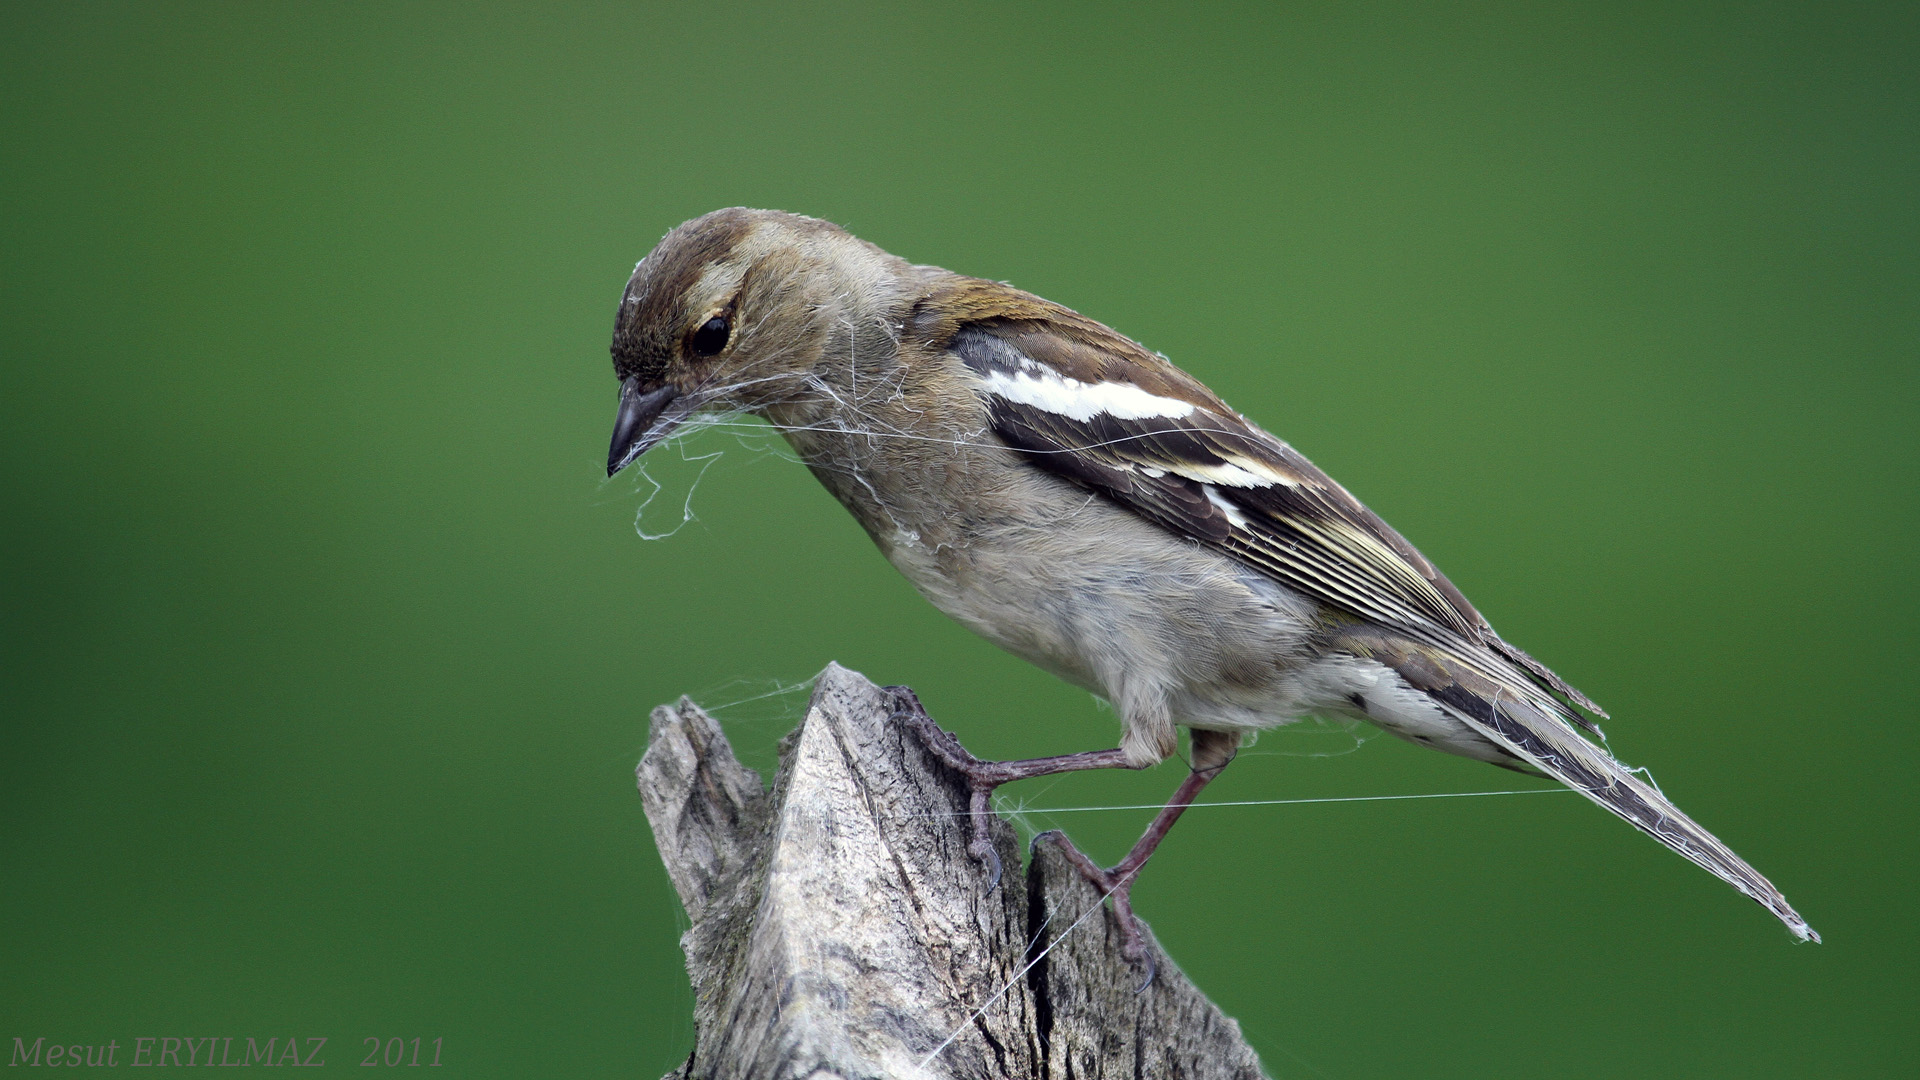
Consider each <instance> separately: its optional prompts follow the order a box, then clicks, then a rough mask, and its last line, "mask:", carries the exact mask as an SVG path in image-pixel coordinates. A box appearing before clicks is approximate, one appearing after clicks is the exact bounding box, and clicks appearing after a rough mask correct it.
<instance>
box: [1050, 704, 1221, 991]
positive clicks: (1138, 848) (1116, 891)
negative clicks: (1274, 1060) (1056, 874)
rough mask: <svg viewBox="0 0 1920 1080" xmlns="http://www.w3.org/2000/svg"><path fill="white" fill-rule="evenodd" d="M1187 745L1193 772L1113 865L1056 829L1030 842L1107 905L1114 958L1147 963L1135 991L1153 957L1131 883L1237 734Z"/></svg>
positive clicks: (1199, 735) (1201, 736) (1202, 734)
mask: <svg viewBox="0 0 1920 1080" xmlns="http://www.w3.org/2000/svg"><path fill="white" fill-rule="evenodd" d="M1192 747H1193V760H1192V766H1193V771H1192V772H1190V773H1188V774H1187V778H1186V779H1185V780H1183V781H1181V782H1180V786H1179V787H1178V788H1176V789H1174V792H1173V797H1172V798H1170V799H1168V800H1167V805H1165V806H1163V807H1161V808H1160V812H1159V813H1158V814H1155V815H1154V818H1153V823H1152V824H1151V825H1148V826H1147V831H1146V832H1144V833H1142V834H1141V836H1140V839H1139V840H1137V841H1135V842H1134V845H1133V850H1132V851H1129V852H1127V857H1126V858H1124V859H1121V860H1120V861H1119V862H1117V863H1115V864H1114V865H1113V866H1111V867H1108V868H1107V869H1104V870H1103V869H1101V868H1100V866H1099V865H1098V864H1097V863H1095V862H1094V861H1093V860H1092V859H1089V858H1087V856H1086V855H1085V854H1084V853H1083V852H1081V850H1080V849H1079V848H1076V847H1074V846H1073V841H1071V840H1069V839H1067V834H1065V833H1063V832H1061V831H1059V830H1058V829H1054V830H1050V831H1048V832H1044V833H1041V834H1040V835H1039V836H1036V837H1034V838H1033V842H1034V843H1035V844H1036V845H1037V844H1039V843H1040V841H1042V840H1047V841H1050V842H1051V843H1054V844H1057V845H1059V847H1060V850H1061V853H1062V854H1064V855H1065V856H1066V857H1067V861H1068V862H1070V863H1072V864H1073V867H1074V869H1076V870H1078V871H1080V876H1081V877H1084V878H1086V879H1087V880H1088V881H1089V882H1091V883H1092V884H1093V887H1094V888H1096V889H1099V890H1100V892H1101V893H1102V894H1103V895H1104V896H1106V897H1107V898H1109V899H1111V900H1112V901H1113V913H1114V915H1115V916H1116V917H1117V918H1118V919H1119V922H1120V954H1121V955H1122V956H1125V957H1126V958H1127V959H1128V960H1131V961H1134V962H1135V963H1145V964H1146V965H1147V977H1146V981H1144V982H1142V983H1141V984H1140V989H1141V990H1145V989H1146V988H1147V987H1148V986H1150V985H1152V984H1153V975H1154V966H1153V957H1152V955H1151V954H1149V953H1148V952H1147V948H1146V943H1145V942H1144V941H1143V940H1142V939H1141V937H1140V924H1139V921H1138V920H1137V919H1135V918H1134V914H1133V896H1132V894H1133V882H1134V879H1135V878H1136V877H1138V876H1139V874H1140V868H1141V867H1143V866H1145V865H1146V864H1147V860H1148V859H1150V858H1152V857H1153V852H1154V849H1155V848H1158V847H1159V846H1160V841H1161V840H1163V839H1165V838H1166V835H1167V831H1168V830H1170V829H1172V828H1173V823H1174V822H1176V821H1179V820H1180V815H1181V814H1184V813H1186V811H1187V807H1189V806H1192V805H1193V800H1194V799H1195V798H1196V797H1198V796H1199V794H1200V790H1201V789H1202V788H1204V787H1206V786H1207V785H1208V784H1210V783H1212V782H1213V778H1214V777H1216V776H1219V775H1220V770H1222V769H1224V768H1226V767H1227V763H1228V762H1230V761H1232V760H1233V755H1234V754H1235V752H1237V751H1238V750H1239V748H1240V735H1239V733H1237V732H1231V731H1195V732H1193V735H1192Z"/></svg>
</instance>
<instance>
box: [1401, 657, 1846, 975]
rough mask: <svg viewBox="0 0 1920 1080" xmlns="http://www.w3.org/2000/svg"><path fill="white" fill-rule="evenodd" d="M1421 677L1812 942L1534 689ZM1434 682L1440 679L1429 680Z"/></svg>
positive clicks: (1754, 874) (1534, 760) (1775, 898)
mask: <svg viewBox="0 0 1920 1080" xmlns="http://www.w3.org/2000/svg"><path fill="white" fill-rule="evenodd" d="M1459 674H1461V675H1466V674H1467V673H1466V672H1459ZM1476 674H1477V673H1476ZM1427 681H1428V682H1429V684H1430V685H1429V686H1427V687H1423V688H1422V689H1424V690H1425V692H1426V693H1427V694H1428V695H1429V696H1430V697H1432V698H1433V699H1434V700H1435V701H1436V702H1438V703H1439V704H1440V706H1441V707H1442V708H1444V709H1446V711H1447V712H1449V713H1451V714H1452V715H1453V716H1454V717H1456V718H1457V719H1459V720H1460V721H1462V722H1463V723H1465V724H1466V725H1467V726H1468V727H1470V728H1472V729H1473V730H1474V731H1475V732H1476V733H1478V734H1479V735H1481V736H1482V737H1484V738H1486V739H1488V740H1490V741H1492V742H1493V743H1495V744H1496V745H1498V746H1500V747H1501V748H1502V749H1504V750H1506V751H1507V752H1508V753H1511V754H1512V755H1514V756H1515V757H1517V758H1519V759H1520V760H1521V761H1522V762H1524V763H1526V764H1528V765H1531V766H1533V767H1534V768H1536V769H1539V770H1540V771H1541V772H1544V773H1546V774H1547V775H1548V776H1551V777H1553V778H1554V779H1555V780H1558V781H1560V782H1561V783H1563V784H1565V785H1567V786H1568V787H1570V788H1573V789H1574V790H1576V791H1579V792H1580V793H1581V794H1583V795H1585V796H1586V797H1587V798H1589V799H1592V800H1593V801H1594V802H1596V803H1599V804H1600V805H1601V806H1604V807H1606V808H1607V809H1608V810H1611V811H1613V812H1614V813H1615V814H1618V815H1619V816H1621V817H1622V818H1625V819H1626V820H1627V821H1628V822H1629V823H1630V824H1632V825H1633V826H1634V827H1635V828H1637V829H1639V830H1640V831H1641V832H1644V833H1646V834H1647V835H1648V836H1651V837H1653V838H1654V839H1655V840H1658V841H1660V842H1661V843H1663V844H1665V845H1667V846H1668V847H1670V848H1672V849H1673V850H1675V851H1677V852H1679V853H1680V854H1682V855H1684V856H1686V857H1687V858H1688V859H1691V860H1692V861H1693V862H1695V863H1698V864H1699V865H1700V866H1702V867H1705V868H1706V870H1707V871H1708V872H1709V873H1711V874H1713V875H1714V876H1715V877H1718V878H1720V879H1721V880H1722V881H1725V882H1727V883H1728V884H1730V885H1732V886H1733V887H1734V888H1736V889H1739V890H1740V891H1741V892H1743V893H1745V894H1747V895H1748V896H1750V897H1752V898H1753V899H1754V900H1757V901H1759V903H1760V905H1761V906H1762V907H1764V908H1766V909H1767V910H1768V911H1771V912H1773V914H1774V915H1775V916H1776V917H1778V918H1779V920H1780V921H1781V922H1783V923H1786V924H1787V929H1788V930H1791V931H1793V933H1794V936H1796V937H1798V938H1799V939H1800V940H1801V941H1819V940H1820V935H1819V934H1817V933H1815V932H1814V930H1813V928H1812V927H1810V926H1808V925H1807V921H1806V920H1805V919H1803V918H1801V917H1800V913H1799V912H1797V911H1795V910H1793V906H1792V905H1791V904H1788V903H1787V898H1786V897H1785V896H1782V895H1781V894H1780V890H1779V889H1776V888H1774V887H1773V883H1772V882H1770V881H1768V880H1767V879H1766V878H1765V877H1763V876H1762V875H1761V874H1760V872H1759V871H1758V870H1755V869H1754V868H1753V867H1751V866H1748V865H1747V864H1746V862H1745V861H1744V860H1742V859H1741V858H1740V856H1738V855H1735V854H1734V853H1733V852H1732V850H1730V849H1729V848H1728V847H1727V846H1726V845H1725V844H1723V843H1721V842H1720V840H1719V839H1718V838H1716V837H1715V836H1714V835H1713V834H1712V833H1710V832H1708V831H1707V830H1705V829H1703V828H1701V827H1700V826H1699V825H1697V824H1695V823H1694V821H1693V819H1692V818H1690V817H1688V816H1687V815H1685V814H1683V813H1681V812H1680V810H1679V808H1678V807H1676V806H1674V805H1673V804H1672V803H1670V802H1668V801H1667V798H1666V796H1664V795H1662V794H1661V793H1660V792H1659V790H1658V789H1656V788H1655V787H1654V786H1653V785H1652V784H1650V783H1648V782H1647V781H1645V780H1643V779H1641V778H1640V777H1639V776H1637V775H1635V774H1634V773H1633V772H1631V771H1629V770H1628V769H1627V767H1626V766H1625V765H1622V764H1620V762H1618V761H1616V760H1614V758H1613V755H1611V754H1609V753H1607V752H1606V750H1604V749H1602V748H1601V747H1599V746H1596V745H1594V744H1593V743H1591V742H1588V741H1587V740H1586V739H1584V738H1582V737H1581V736H1580V733H1579V732H1577V731H1575V730H1574V728H1573V726H1572V724H1571V723H1570V722H1569V721H1568V719H1567V718H1566V717H1564V716H1562V715H1560V713H1562V712H1564V711H1565V708H1564V706H1561V705H1560V704H1559V703H1558V702H1555V701H1553V700H1552V699H1551V698H1547V697H1546V696H1545V695H1544V694H1542V693H1540V692H1538V691H1535V692H1534V693H1532V694H1526V693H1525V691H1521V692H1520V693H1514V692H1513V691H1511V690H1508V689H1507V687H1504V686H1501V685H1500V683H1501V682H1506V680H1499V682H1493V683H1492V685H1491V686H1489V687H1487V689H1488V690H1490V691H1491V692H1490V693H1485V692H1476V691H1477V690H1481V687H1480V686H1478V685H1474V688H1473V689H1469V688H1468V685H1466V684H1478V683H1479V682H1480V680H1479V679H1474V678H1472V677H1470V676H1469V677H1467V678H1464V679H1450V680H1427ZM1435 681H1438V682H1444V683H1446V684H1447V685H1438V686H1435V685H1431V683H1432V682H1435ZM1528 689H1532V687H1528ZM1523 695H1524V696H1523Z"/></svg>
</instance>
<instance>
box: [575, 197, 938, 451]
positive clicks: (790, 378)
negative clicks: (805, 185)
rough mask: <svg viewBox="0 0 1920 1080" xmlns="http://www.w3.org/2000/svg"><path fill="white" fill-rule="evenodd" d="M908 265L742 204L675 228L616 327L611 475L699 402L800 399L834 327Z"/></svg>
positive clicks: (734, 404) (751, 407) (624, 300)
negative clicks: (616, 406) (617, 393)
mask: <svg viewBox="0 0 1920 1080" xmlns="http://www.w3.org/2000/svg"><path fill="white" fill-rule="evenodd" d="M904 266H905V264H904V263H903V262H902V261H901V260H899V259H896V258H894V257H893V256H891V255H887V254H886V253H885V252H883V251H881V250H880V249H879V248H876V247H874V246H873V245H871V244H868V243H866V242H865V241H862V240H859V239H856V238H855V237H853V236H852V235H850V234H848V233H847V232H846V231H844V230H842V229H841V228H840V227H839V226H836V225H833V224H830V223H828V222H825V221H819V220H816V219H814V218H809V217H801V216H800V215H798V214H786V213H781V212H779V211H774V210H748V209H744V208H740V207H735V208H732V209H728V210H716V211H714V212H713V213H711V214H707V215H706V216H704V217H699V218H695V219H694V220H692V221H689V222H687V223H686V224H684V225H681V226H680V227H679V228H676V229H674V230H673V231H672V232H670V233H668V234H667V235H666V237H665V238H663V239H662V240H661V241H660V243H659V244H658V245H657V246H655V247H654V249H653V250H652V251H651V252H649V253H648V254H647V257H646V258H645V259H642V260H641V261H640V264H639V265H638V266H636V267H634V270H633V277H632V278H630V279H629V280H628V281H627V290H626V293H625V295H624V296H622V297H621V300H620V312H619V315H618V316H617V317H616V318H615V320H614V328H613V349H612V351H613V371H614V375H615V376H616V377H618V378H619V380H620V407H619V412H618V414H617V415H616V416H615V419H614V425H613V442H612V445H611V446H610V447H609V448H608V451H607V475H608V476H612V475H613V474H614V473H617V472H619V471H620V470H621V469H623V468H625V467H627V466H628V465H629V464H632V463H633V461H634V460H635V459H637V458H638V457H639V456H640V455H641V454H644V453H646V452H647V451H648V450H649V449H651V448H652V447H653V446H655V445H657V444H658V443H659V442H660V441H661V440H663V439H665V438H666V437H667V436H668V435H670V434H672V432H673V430H674V429H675V428H677V427H679V426H680V424H681V423H682V422H684V421H685V420H686V419H687V418H688V417H690V416H692V415H693V414H694V413H696V412H699V411H701V410H721V411H746V412H759V411H763V410H766V409H769V408H772V407H777V406H779V405H782V404H785V403H790V402H793V401H796V400H798V399H801V398H803V397H804V396H805V395H806V394H807V393H808V390H809V387H810V386H811V385H815V377H814V375H813V373H814V371H815V369H816V368H817V367H818V366H819V365H820V362H821V357H822V356H823V354H824V353H825V352H826V351H827V349H828V347H829V345H830V343H831V342H832V341H833V339H834V337H835V334H836V333H838V334H839V335H840V336H841V337H843V338H844V337H845V335H846V333H847V330H846V328H847V327H848V326H849V325H851V324H852V323H853V321H854V320H855V319H856V318H860V319H862V321H864V316H865V315H866V313H867V311H868V309H870V308H871V307H872V306H873V305H874V304H875V303H876V302H881V301H883V300H884V299H885V296H886V294H889V293H891V292H892V291H894V290H893V289H892V288H891V287H890V285H891V283H892V282H893V281H895V280H896V279H898V278H899V276H900V275H899V274H898V272H897V271H898V270H899V268H901V267H904Z"/></svg>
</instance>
